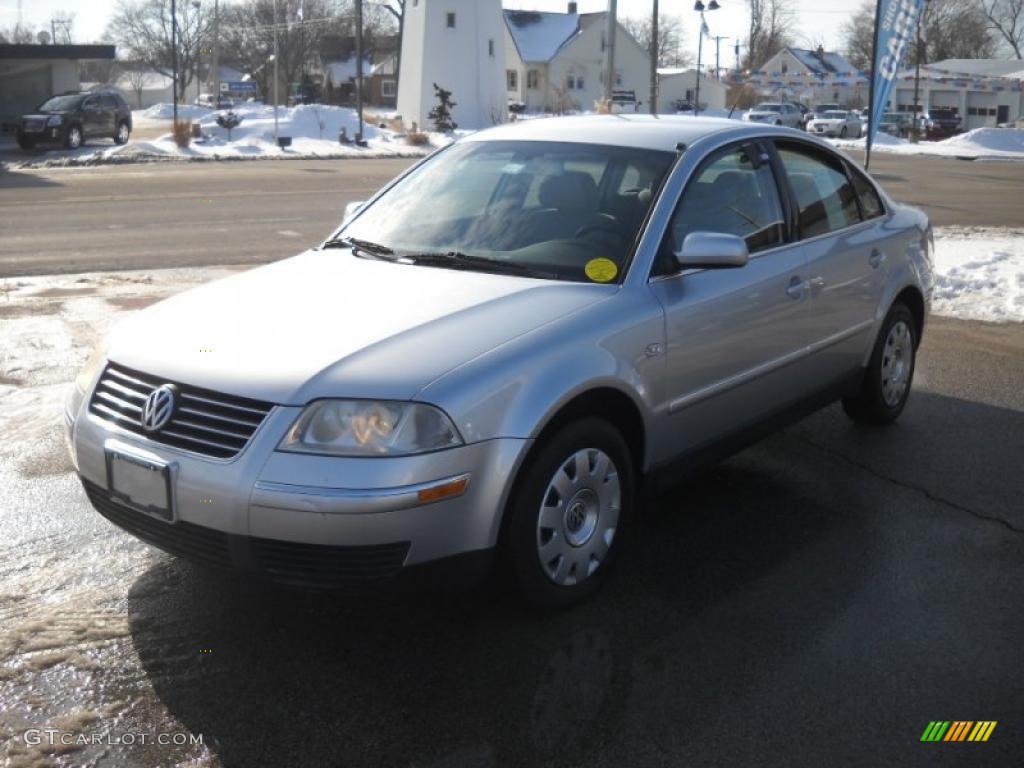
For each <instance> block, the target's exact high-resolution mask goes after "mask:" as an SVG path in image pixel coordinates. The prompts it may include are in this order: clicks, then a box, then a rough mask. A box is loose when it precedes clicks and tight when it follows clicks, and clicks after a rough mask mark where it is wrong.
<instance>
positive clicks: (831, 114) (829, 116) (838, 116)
mask: <svg viewBox="0 0 1024 768" xmlns="http://www.w3.org/2000/svg"><path fill="white" fill-rule="evenodd" d="M822 117H824V118H825V119H826V120H845V119H846V112H840V111H839V110H835V109H830V110H829V111H828V112H826V113H825V114H824V115H822Z"/></svg>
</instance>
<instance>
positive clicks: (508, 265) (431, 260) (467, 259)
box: [402, 251, 545, 277]
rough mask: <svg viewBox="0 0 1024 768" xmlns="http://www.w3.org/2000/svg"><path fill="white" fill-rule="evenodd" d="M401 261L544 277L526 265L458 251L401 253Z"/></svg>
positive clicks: (427, 265) (430, 265)
mask: <svg viewBox="0 0 1024 768" xmlns="http://www.w3.org/2000/svg"><path fill="white" fill-rule="evenodd" d="M402 259H408V260H409V261H411V262H413V263H414V264H421V265H423V266H426V267H447V268H448V269H467V270H480V271H485V272H500V273H503V274H506V275H526V276H529V277H543V276H544V275H545V273H542V272H539V271H538V270H535V269H533V268H532V267H530V266H528V265H526V264H520V263H518V262H515V261H500V260H498V259H488V258H487V257H486V256H473V255H471V254H468V253H460V252H459V251H445V252H438V253H403V254H402Z"/></svg>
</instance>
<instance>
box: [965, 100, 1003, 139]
mask: <svg viewBox="0 0 1024 768" xmlns="http://www.w3.org/2000/svg"><path fill="white" fill-rule="evenodd" d="M997 104H998V102H997V100H996V94H994V93H968V94H967V129H968V130H973V129H974V128H984V127H985V126H986V125H993V126H994V125H995V124H996V107H997Z"/></svg>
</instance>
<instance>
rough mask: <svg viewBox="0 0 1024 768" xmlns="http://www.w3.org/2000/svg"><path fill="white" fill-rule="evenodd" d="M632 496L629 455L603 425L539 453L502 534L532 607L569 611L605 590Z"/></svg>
mask: <svg viewBox="0 0 1024 768" xmlns="http://www.w3.org/2000/svg"><path fill="white" fill-rule="evenodd" d="M633 489H634V479H633V462H632V460H631V456H630V452H629V448H628V446H627V445H626V441H625V440H624V439H623V438H622V435H621V434H620V433H619V431H618V430H617V429H616V428H615V427H613V426H612V425H611V424H609V423H608V422H606V421H604V420H603V419H599V418H584V419H581V420H579V421H575V422H572V423H570V424H567V425H566V426H564V427H562V428H561V429H559V430H558V431H557V432H556V433H554V434H553V435H551V436H550V437H549V438H547V439H545V440H544V442H543V443H542V444H541V445H539V446H538V447H537V449H535V453H534V454H533V455H532V456H531V457H530V458H529V459H528V460H527V462H526V464H524V466H523V468H522V470H521V471H520V474H519V478H518V479H517V481H516V487H515V489H514V490H513V494H512V498H511V500H510V502H509V507H508V509H507V512H506V514H507V515H508V518H507V520H506V526H505V530H504V533H503V537H504V541H503V549H504V555H505V557H506V558H507V561H508V564H509V566H510V570H511V571H512V574H513V576H514V577H515V580H516V582H517V584H518V586H519V589H520V592H521V593H522V594H523V596H524V597H525V598H526V600H527V601H528V602H530V603H533V604H534V605H541V606H556V605H569V604H571V603H575V602H578V601H580V600H582V599H584V598H585V597H587V596H589V595H591V594H592V593H593V592H594V591H595V590H596V589H597V588H598V587H599V586H600V584H601V582H602V581H603V580H604V578H605V576H606V575H607V573H608V570H609V567H610V566H611V564H612V562H613V560H614V558H615V556H616V554H617V553H618V551H619V549H620V548H621V546H622V538H623V531H624V529H625V527H626V525H627V523H628V522H629V519H630V516H631V514H632V507H633Z"/></svg>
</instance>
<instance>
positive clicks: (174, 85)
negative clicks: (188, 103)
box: [171, 0, 178, 126]
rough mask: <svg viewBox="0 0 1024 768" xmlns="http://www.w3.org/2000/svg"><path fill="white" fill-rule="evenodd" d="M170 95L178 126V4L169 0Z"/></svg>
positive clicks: (175, 121)
mask: <svg viewBox="0 0 1024 768" xmlns="http://www.w3.org/2000/svg"><path fill="white" fill-rule="evenodd" d="M171 93H172V97H173V102H174V107H173V110H174V125H175V126H177V125H178V4H177V2H176V1H175V0H171Z"/></svg>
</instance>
